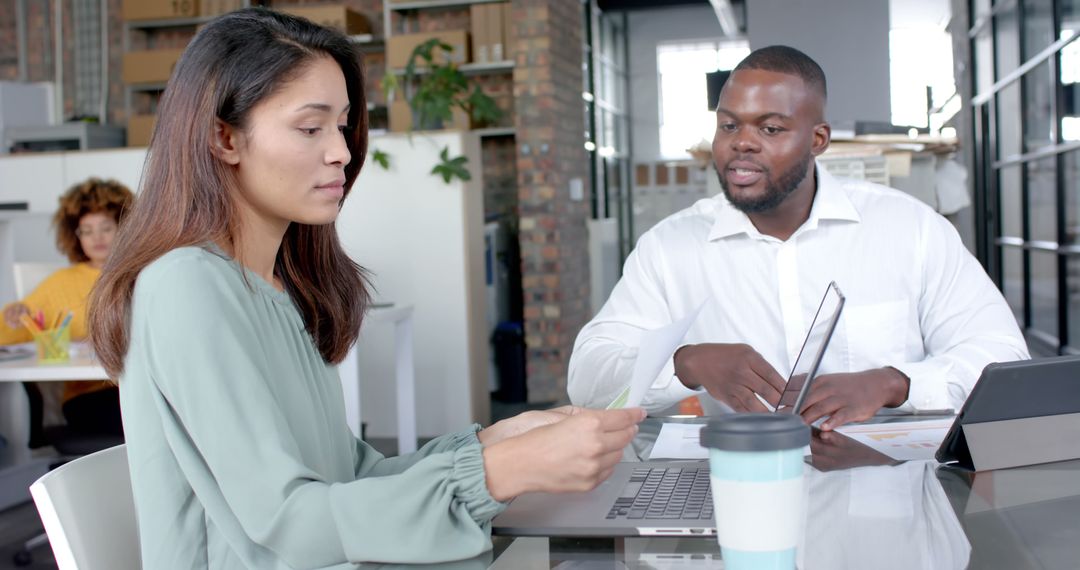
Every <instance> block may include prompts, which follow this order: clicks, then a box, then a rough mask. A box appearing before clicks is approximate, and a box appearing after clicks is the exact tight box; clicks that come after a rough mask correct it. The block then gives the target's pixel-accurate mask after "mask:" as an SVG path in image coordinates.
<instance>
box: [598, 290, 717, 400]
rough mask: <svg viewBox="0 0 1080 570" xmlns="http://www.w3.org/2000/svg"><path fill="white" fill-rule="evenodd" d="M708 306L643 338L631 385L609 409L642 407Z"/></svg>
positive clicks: (648, 333)
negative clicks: (702, 311)
mask: <svg viewBox="0 0 1080 570" xmlns="http://www.w3.org/2000/svg"><path fill="white" fill-rule="evenodd" d="M707 304H708V301H707V300H706V301H705V302H703V303H701V304H700V305H698V308H697V309H694V310H693V311H690V314H689V315H687V316H685V317H683V318H682V319H680V320H678V321H675V322H674V323H671V324H670V325H667V326H666V327H660V328H658V329H655V330H651V331H648V332H646V333H645V334H644V335H642V337H641V344H640V345H638V353H637V359H636V360H635V361H634V371H633V372H632V373H631V378H630V385H629V386H627V387H626V388H624V389H623V391H622V392H620V393H619V395H618V396H616V397H615V400H614V401H612V402H611V404H608V407H607V409H609V410H612V409H616V408H633V407H636V406H640V405H641V401H642V400H643V399H645V392H648V391H649V386H652V383H653V382H654V381H656V376H657V375H658V374H660V371H661V370H663V369H664V365H665V364H667V361H668V359H669V358H671V355H672V353H674V352H675V349H676V348H678V346H679V343H681V342H682V340H683V338H685V337H686V331H688V330H690V325H692V324H694V321H695V320H696V319H697V316H698V315H699V314H700V313H701V309H702V308H704V307H705V305H707Z"/></svg>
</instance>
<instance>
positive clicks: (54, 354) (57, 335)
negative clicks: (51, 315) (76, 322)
mask: <svg viewBox="0 0 1080 570" xmlns="http://www.w3.org/2000/svg"><path fill="white" fill-rule="evenodd" d="M32 334H33V335H34V345H35V346H36V347H37V358H38V362H40V363H42V364H60V363H64V362H68V361H69V360H71V327H60V328H56V329H49V330H44V331H33V332H32Z"/></svg>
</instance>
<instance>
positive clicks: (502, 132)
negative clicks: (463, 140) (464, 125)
mask: <svg viewBox="0 0 1080 570" xmlns="http://www.w3.org/2000/svg"><path fill="white" fill-rule="evenodd" d="M473 132H474V133H476V134H477V135H480V137H482V138H489V137H512V136H514V135H516V134H517V129H515V128H514V127H492V128H489V129H476V130H474V131H473Z"/></svg>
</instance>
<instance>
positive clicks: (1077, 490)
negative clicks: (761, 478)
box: [361, 417, 1080, 570]
mask: <svg viewBox="0 0 1080 570" xmlns="http://www.w3.org/2000/svg"><path fill="white" fill-rule="evenodd" d="M911 419H927V418H926V417H917V418H911ZM664 421H672V420H671V419H664ZM689 421H695V420H689ZM696 421H701V420H696ZM889 421H897V419H896V418H892V419H890V420H889ZM660 425H661V420H659V419H655V418H649V419H647V420H645V422H643V423H642V426H641V430H640V433H639V435H638V437H637V438H636V439H635V441H634V443H633V444H632V446H631V448H628V450H627V452H626V458H625V459H626V460H628V461H634V460H640V459H642V458H647V457H648V454H649V451H650V450H651V447H652V442H653V441H655V439H656V436H657V434H658V432H659V429H660ZM811 447H812V449H813V451H814V456H813V458H812V459H811V458H807V463H808V464H809V465H808V466H807V469H806V471H805V476H806V480H807V487H808V489H809V499H808V505H807V507H808V508H807V520H806V525H805V531H804V534H803V540H802V541H801V544H800V546H799V552H798V556H797V563H798V567H799V568H807V569H815V568H825V569H844V568H853V569H854V568H859V569H863V568H875V569H881V568H885V569H888V568H903V569H922V568H935V569H938V568H940V569H951V568H977V569H982V568H989V569H998V568H1001V569H1010V570H1011V569H1024V568H1039V569H1044V568H1045V569H1057V568H1061V569H1071V568H1080V460H1076V461H1066V462H1059V463H1050V464H1044V465H1036V466H1030V467H1022V468H1015V469H1003V470H998V471H986V472H980V473H972V472H969V471H964V470H960V469H957V468H953V467H948V466H942V465H940V464H939V463H937V462H936V461H907V462H897V461H894V460H892V459H890V458H888V457H886V456H884V455H881V454H878V453H877V452H874V451H872V450H869V452H868V448H864V447H862V446H860V445H858V444H856V445H855V446H851V445H849V444H847V443H843V442H841V443H839V444H831V445H823V444H822V443H821V440H820V439H817V440H816V442H815V444H812V446H811ZM492 541H493V544H494V549H493V550H492V551H491V552H488V553H485V554H484V555H481V556H479V557H477V558H474V559H470V560H462V561H458V562H452V563H445V564H434V565H423V566H412V565H385V564H384V565H363V566H361V567H362V568H432V569H436V568H437V569H448V570H449V569H461V570H465V569H470V570H471V569H481V568H492V569H504V570H519V569H533V568H535V569H588V570H593V569H597V570H599V569H634V570H637V569H650V568H655V569H667V568H671V569H678V568H723V562H722V559H721V556H720V548H719V546H717V543H716V539H715V538H711V537H710V538H681V537H679V538H676V537H648V538H646V537H642V538H619V539H614V538H612V539H592V538H590V539H573V538H512V537H500V536H495V537H493V539H492Z"/></svg>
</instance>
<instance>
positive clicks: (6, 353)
mask: <svg viewBox="0 0 1080 570" xmlns="http://www.w3.org/2000/svg"><path fill="white" fill-rule="evenodd" d="M35 354H37V353H36V352H34V345H33V343H27V344H13V345H8V346H0V362H2V361H4V360H19V359H20V358H29V357H31V356H34V355H35Z"/></svg>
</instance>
